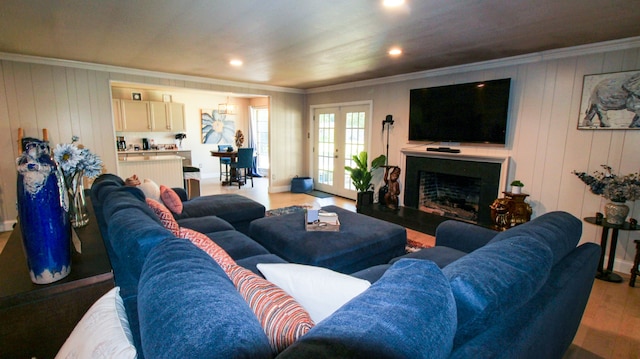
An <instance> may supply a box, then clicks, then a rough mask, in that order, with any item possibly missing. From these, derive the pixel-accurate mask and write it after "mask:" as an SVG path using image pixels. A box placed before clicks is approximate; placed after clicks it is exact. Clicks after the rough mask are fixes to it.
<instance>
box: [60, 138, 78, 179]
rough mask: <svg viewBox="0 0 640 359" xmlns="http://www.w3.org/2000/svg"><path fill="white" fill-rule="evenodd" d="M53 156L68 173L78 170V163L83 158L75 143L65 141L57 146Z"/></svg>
mask: <svg viewBox="0 0 640 359" xmlns="http://www.w3.org/2000/svg"><path fill="white" fill-rule="evenodd" d="M53 158H54V160H55V161H56V163H58V166H60V168H61V169H62V172H63V173H64V174H65V176H66V175H68V174H73V173H74V172H76V170H77V167H78V164H79V163H80V161H81V160H82V156H81V152H80V150H79V149H78V147H76V146H75V145H73V144H70V143H63V144H59V145H57V146H56V149H55V151H54V152H53Z"/></svg>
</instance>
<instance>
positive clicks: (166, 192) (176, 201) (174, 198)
mask: <svg viewBox="0 0 640 359" xmlns="http://www.w3.org/2000/svg"><path fill="white" fill-rule="evenodd" d="M160 199H161V200H162V203H164V205H165V206H167V208H169V210H170V211H171V212H173V213H176V214H180V213H182V200H181V199H180V197H179V196H178V194H177V193H176V192H175V191H174V190H172V189H171V188H169V187H167V186H165V185H160Z"/></svg>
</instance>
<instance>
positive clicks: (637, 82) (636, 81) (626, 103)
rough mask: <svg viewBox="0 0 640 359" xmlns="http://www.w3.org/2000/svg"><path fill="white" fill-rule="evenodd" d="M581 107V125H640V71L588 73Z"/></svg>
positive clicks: (590, 126) (589, 126) (639, 126)
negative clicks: (582, 113)
mask: <svg viewBox="0 0 640 359" xmlns="http://www.w3.org/2000/svg"><path fill="white" fill-rule="evenodd" d="M589 90H590V92H589ZM587 94H588V95H589V97H588V99H586V98H585V97H586V96H587ZM585 100H587V101H585ZM581 109H582V110H583V111H584V118H583V119H582V121H581V123H580V124H579V126H578V128H580V129H594V128H602V129H625V128H627V129H629V128H632V129H640V71H633V72H623V73H616V74H605V75H590V76H585V81H584V88H583V107H582V108H581ZM609 111H616V112H613V113H611V112H609ZM596 116H597V119H596Z"/></svg>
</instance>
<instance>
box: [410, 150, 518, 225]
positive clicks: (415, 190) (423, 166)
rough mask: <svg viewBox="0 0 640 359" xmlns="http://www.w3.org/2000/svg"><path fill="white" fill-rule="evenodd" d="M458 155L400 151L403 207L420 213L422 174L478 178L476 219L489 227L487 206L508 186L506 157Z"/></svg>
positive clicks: (463, 153)
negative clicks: (402, 174)
mask: <svg viewBox="0 0 640 359" xmlns="http://www.w3.org/2000/svg"><path fill="white" fill-rule="evenodd" d="M472 151H473V150H466V151H461V153H450V152H437V151H426V148H425V147H421V148H420V149H417V148H415V147H414V148H409V149H403V150H402V155H403V156H402V157H403V158H402V160H403V161H402V162H403V163H404V165H405V169H404V171H403V172H404V174H405V175H404V183H403V184H404V186H403V187H404V190H403V191H402V192H403V196H402V203H403V205H404V206H406V207H410V208H415V209H419V208H420V205H421V202H420V196H421V194H424V192H422V191H423V187H422V184H421V178H422V176H423V174H424V173H440V174H443V175H445V176H447V175H448V176H461V177H473V178H478V179H479V180H480V182H478V183H479V184H480V187H479V192H478V196H479V197H478V198H479V199H478V202H477V206H478V207H477V208H478V212H477V214H478V218H477V220H478V221H477V223H478V224H480V225H491V218H490V213H489V212H490V211H489V205H490V204H491V203H492V202H493V201H494V200H495V199H496V198H498V197H499V196H500V193H501V192H502V191H504V190H505V188H506V185H507V176H508V168H509V156H506V155H502V154H495V153H491V154H488V153H487V152H485V153H480V152H472Z"/></svg>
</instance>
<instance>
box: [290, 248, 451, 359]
mask: <svg viewBox="0 0 640 359" xmlns="http://www.w3.org/2000/svg"><path fill="white" fill-rule="evenodd" d="M425 303H428V305H425ZM417 318H419V320H417ZM455 331H456V306H455V301H454V298H453V296H452V294H451V289H450V286H449V282H448V280H447V279H446V278H445V276H444V275H443V274H442V272H441V270H440V269H439V268H438V266H436V265H435V264H434V263H432V262H430V261H424V260H417V259H403V260H401V261H398V262H397V263H395V264H394V265H393V266H392V267H391V268H389V270H387V271H386V272H385V274H384V275H383V276H382V278H380V280H378V281H377V282H376V283H374V284H373V285H371V287H370V288H369V289H368V290H366V291H365V292H363V293H362V294H360V295H359V296H357V297H355V298H354V299H353V300H351V301H350V302H348V303H346V304H345V305H344V306H342V307H341V308H340V309H338V310H337V311H336V312H335V313H333V314H332V315H331V316H330V317H328V318H327V319H325V320H323V321H322V322H320V323H318V324H317V325H316V326H315V327H314V328H313V329H311V330H310V331H309V333H307V335H305V336H304V337H302V338H300V339H299V340H298V341H297V342H296V343H294V344H293V345H292V346H290V347H289V348H288V349H287V350H285V351H284V352H283V353H281V354H280V356H279V357H278V358H432V359H438V358H447V357H448V356H449V353H450V352H451V348H452V343H453V337H454V333H455Z"/></svg>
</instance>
